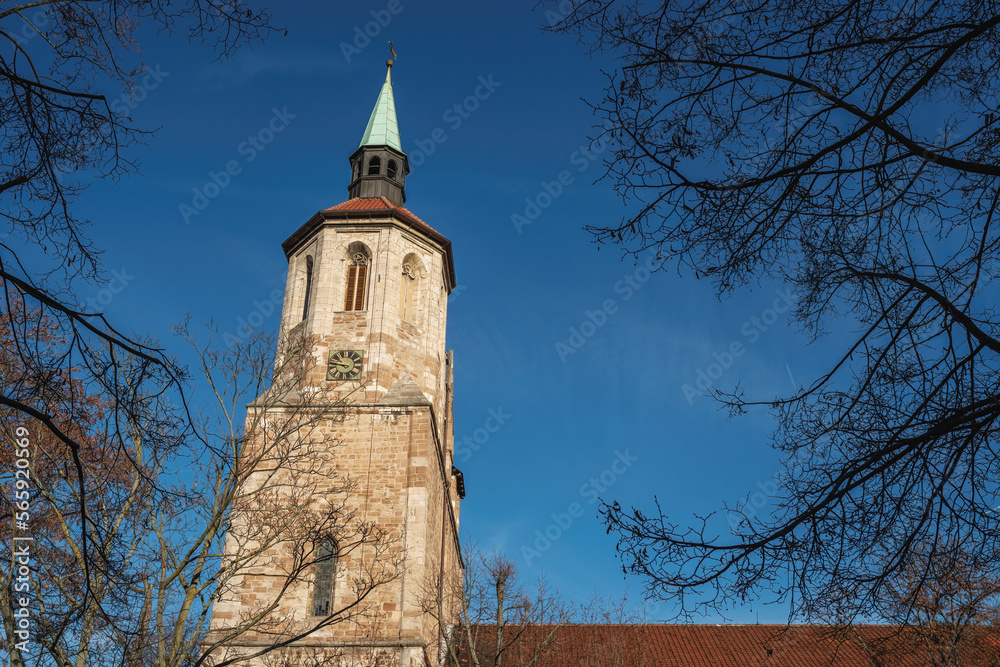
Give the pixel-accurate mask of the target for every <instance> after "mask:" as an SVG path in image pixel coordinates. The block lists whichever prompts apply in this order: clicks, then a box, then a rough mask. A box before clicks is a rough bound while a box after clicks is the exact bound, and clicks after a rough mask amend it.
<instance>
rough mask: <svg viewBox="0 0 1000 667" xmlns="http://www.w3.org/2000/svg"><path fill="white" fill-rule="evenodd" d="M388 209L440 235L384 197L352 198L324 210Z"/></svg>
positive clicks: (412, 214) (410, 212) (405, 209)
mask: <svg viewBox="0 0 1000 667" xmlns="http://www.w3.org/2000/svg"><path fill="white" fill-rule="evenodd" d="M389 209H396V210H397V211H402V212H403V213H405V214H406V215H408V216H410V217H411V218H413V219H414V220H416V221H417V222H419V223H420V224H421V225H423V226H424V227H426V228H427V229H429V230H431V231H432V232H435V233H437V234H440V232H438V231H437V230H436V229H434V228H433V227H431V226H430V225H428V224H427V223H426V222H424V221H423V220H421V219H420V218H419V217H417V216H416V215H415V214H414V213H413V212H412V211H410V210H409V209H407V208H404V207H402V206H397V205H396V204H393V203H392V202H391V201H389V200H388V199H386V198H385V197H354V198H353V199H348V200H347V201H345V202H341V203H340V204H337V205H336V206H331V207H330V208H328V209H326V210H327V211H385V210H389Z"/></svg>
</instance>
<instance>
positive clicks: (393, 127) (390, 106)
mask: <svg viewBox="0 0 1000 667" xmlns="http://www.w3.org/2000/svg"><path fill="white" fill-rule="evenodd" d="M391 74H392V69H391V68H390V69H389V71H387V72H386V73H385V83H383V84H382V90H381V91H379V94H378V100H376V101H375V108H374V109H372V115H371V117H369V118H368V127H366V128H365V133H364V136H362V137H361V146H389V147H390V148H395V149H396V150H397V151H399V152H400V153H402V152H403V146H402V142H401V141H400V139H399V123H398V122H397V121H396V102H395V100H394V99H393V97H392V80H391V77H390V75H391Z"/></svg>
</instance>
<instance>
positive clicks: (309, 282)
mask: <svg viewBox="0 0 1000 667" xmlns="http://www.w3.org/2000/svg"><path fill="white" fill-rule="evenodd" d="M312 287H313V258H312V255H309V256H308V257H306V296H305V298H304V299H303V300H302V319H306V316H307V315H309V299H310V298H311V297H312Z"/></svg>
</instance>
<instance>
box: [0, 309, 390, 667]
mask: <svg viewBox="0 0 1000 667" xmlns="http://www.w3.org/2000/svg"><path fill="white" fill-rule="evenodd" d="M7 331H9V328H7V327H0V334H3V333H4V332H7ZM178 333H179V335H180V336H181V338H182V339H183V340H185V341H186V342H187V343H188V344H190V345H191V346H192V348H193V349H194V350H195V352H196V353H197V355H198V358H199V359H200V360H201V365H200V369H199V370H200V375H201V376H202V377H203V378H204V380H203V386H204V389H205V394H207V396H206V400H204V401H203V404H204V406H205V407H204V410H203V411H202V412H201V414H200V415H199V416H198V418H197V419H196V420H195V421H194V423H193V426H192V425H190V424H188V423H187V422H186V421H184V420H180V421H179V425H178V426H177V427H176V428H175V429H174V430H173V431H172V435H173V437H174V438H176V440H177V442H174V443H172V444H171V446H170V447H158V446H156V445H155V443H149V442H146V441H144V440H143V439H142V438H141V437H140V435H141V434H143V433H146V432H147V431H148V429H144V428H142V425H136V427H135V428H134V429H132V431H131V433H132V440H131V441H130V444H129V446H128V447H127V448H124V449H123V448H118V447H107V446H106V441H107V439H108V438H112V437H114V434H113V424H114V418H113V414H114V412H113V410H107V409H106V404H105V403H104V402H103V400H102V398H101V397H100V396H99V395H98V396H96V397H95V396H93V395H89V394H88V393H87V392H86V388H85V387H83V386H82V385H80V383H78V382H71V381H66V382H55V381H54V380H53V379H52V378H51V377H49V378H47V379H46V380H45V382H44V383H43V387H40V388H39V389H44V390H46V391H49V392H50V393H51V392H52V389H53V388H54V387H62V388H63V393H64V394H65V396H64V398H65V401H66V404H67V406H69V405H73V406H76V407H77V408H78V409H77V410H76V411H75V412H73V411H70V410H69V409H68V408H67V411H66V412H60V413H59V414H60V420H61V421H60V422H59V425H60V426H61V428H62V429H63V430H64V431H65V432H67V433H70V434H72V435H73V437H74V438H75V440H76V441H77V442H78V443H81V450H80V456H79V458H80V460H81V461H82V465H83V466H84V469H85V474H84V476H83V478H84V479H85V480H87V484H88V487H87V488H86V490H85V491H86V496H87V501H86V503H81V501H80V497H81V496H82V495H84V491H83V490H81V488H80V487H79V479H80V478H79V477H78V475H77V474H76V471H75V470H74V469H73V467H72V465H71V463H70V458H69V457H68V456H67V455H66V452H65V451H64V450H65V448H66V445H65V443H64V442H63V441H62V440H61V439H59V438H58V437H56V436H55V435H54V434H53V433H52V432H51V431H49V430H47V429H46V425H45V424H43V423H41V422H37V421H27V422H24V421H21V422H17V421H13V420H5V425H6V424H10V425H11V426H10V427H8V430H15V429H16V428H17V427H14V426H13V424H18V425H19V426H20V428H19V429H17V432H12V433H8V434H6V435H7V436H8V437H10V439H11V440H12V441H14V442H17V441H19V440H21V441H23V443H24V444H25V445H26V448H27V449H28V450H29V451H30V455H28V456H26V457H25V458H26V459H27V461H28V465H27V466H22V465H21V463H20V462H19V461H18V458H17V457H18V456H20V455H19V454H18V455H17V456H15V453H16V452H17V451H18V450H17V449H16V448H14V447H9V448H7V449H5V450H4V452H3V453H2V454H0V457H2V458H0V464H2V465H0V471H2V474H0V481H2V482H3V486H2V491H3V492H4V495H3V496H0V499H2V506H3V510H4V511H5V514H9V515H12V514H13V512H12V510H13V509H15V508H16V506H17V505H18V502H19V501H18V498H19V496H17V495H16V493H17V492H16V489H21V488H26V489H28V491H29V498H30V500H29V502H28V507H29V508H30V511H29V512H27V516H28V518H27V519H26V522H27V523H28V526H29V527H30V532H27V533H25V534H28V535H30V537H31V540H32V541H31V552H30V553H31V555H30V559H29V560H30V563H29V568H28V571H29V574H28V576H27V577H23V576H21V575H20V574H19V572H20V566H19V561H18V560H17V553H18V552H17V550H15V549H11V550H10V551H9V552H8V555H7V556H5V561H6V563H5V567H4V568H3V570H2V571H0V620H2V622H3V625H4V629H5V633H4V635H5V637H6V641H4V643H3V649H4V651H5V652H7V653H8V655H9V656H10V659H11V664H12V665H15V667H16V666H19V665H39V666H43V665H53V666H57V667H87V666H89V665H105V664H118V665H125V666H126V667H139V666H140V665H141V666H143V667H146V666H150V665H153V666H157V667H186V666H193V665H200V664H212V665H216V666H219V667H221V666H222V665H229V664H239V663H243V662H246V661H248V660H251V659H256V660H257V661H258V662H259V663H261V664H274V665H280V664H284V663H285V662H288V661H289V660H290V659H291V658H292V655H291V654H290V653H289V652H286V651H284V649H285V647H287V646H289V645H293V644H294V643H295V642H297V641H299V640H301V639H303V638H305V637H308V636H310V635H312V634H314V633H316V632H317V631H320V630H322V629H323V628H327V627H330V626H333V625H337V624H340V623H344V622H352V623H359V624H364V623H366V622H369V621H370V620H371V619H373V618H374V617H375V616H376V615H377V614H376V610H374V609H373V605H372V604H370V601H369V596H370V595H371V594H372V592H373V591H375V590H376V589H377V588H378V587H379V586H381V585H383V584H385V583H387V582H389V581H392V580H393V579H395V577H396V576H397V573H398V571H399V568H400V563H401V555H400V553H399V550H398V548H397V546H396V542H395V540H394V539H393V538H392V536H391V535H390V534H389V533H388V532H387V531H386V530H384V529H383V528H381V527H379V526H376V525H375V524H374V523H373V522H370V521H365V520H363V519H361V518H360V517H359V515H358V513H357V510H356V508H357V506H358V503H357V498H356V497H354V496H355V493H354V492H355V490H356V481H355V480H353V479H351V478H348V477H347V476H345V475H343V474H341V473H340V471H339V470H338V466H337V464H336V455H337V449H338V441H337V439H336V437H335V435H332V433H335V429H336V425H337V424H339V423H340V421H341V420H342V419H343V416H344V414H345V412H346V411H347V410H348V409H349V406H347V405H346V404H345V403H344V402H343V401H342V400H334V399H333V398H331V397H330V396H328V395H326V393H325V392H323V391H309V392H302V391H300V389H301V388H302V387H303V385H304V379H305V377H306V374H308V373H309V372H310V371H311V366H312V364H313V363H315V362H314V360H313V359H312V357H311V355H309V350H310V349H311V347H310V344H311V342H312V341H306V340H303V339H301V337H300V338H299V339H297V340H294V341H291V342H289V343H288V344H286V345H284V346H283V355H282V357H281V361H280V362H279V364H277V365H275V364H274V363H273V362H272V358H273V349H274V346H273V341H272V340H270V339H269V338H268V337H267V336H265V335H262V334H256V335H254V336H251V337H250V338H248V339H247V340H246V341H243V342H241V343H240V344H238V345H233V344H232V343H230V344H229V345H227V346H226V347H225V348H223V349H221V350H215V349H214V348H213V347H212V341H204V340H199V338H198V336H197V335H196V334H195V333H193V332H191V331H190V330H189V329H188V328H187V327H186V326H183V327H180V328H179V330H178ZM208 333H211V330H209V332H208ZM39 338H44V336H42V335H41V334H40V335H39ZM213 338H214V336H213ZM9 349H10V348H9V347H8V346H0V350H3V351H6V350H9ZM53 350H55V351H57V350H58V346H57V345H54V346H53ZM54 353H56V352H54ZM2 355H3V352H0V356H2ZM6 360H7V361H9V357H8V358H7V359H6ZM40 363H41V362H40ZM56 368H58V364H56ZM131 368H132V367H131V366H130V365H128V364H123V365H121V369H122V371H123V372H127V371H129V370H130V369H131ZM0 372H6V373H8V375H10V374H16V373H20V367H19V366H18V365H17V364H16V363H15V364H13V365H12V366H7V365H4V364H3V363H0ZM25 384H30V382H29V381H28V380H27V379H26V380H25ZM71 395H72V396H71ZM70 396H71V397H70ZM56 398H57V397H55V396H51V397H50V399H49V400H51V401H55V400H56ZM199 398H201V397H200V396H199ZM247 404H249V408H248V407H245V406H246V405H247ZM81 406H86V408H87V411H86V412H82V411H80V410H79V408H80V407H81ZM145 413H146V414H148V415H150V417H149V418H157V419H161V420H165V419H168V418H169V416H170V415H171V414H172V413H173V411H172V410H171V407H170V405H169V404H168V403H166V402H165V400H164V399H163V397H160V396H157V397H153V399H152V401H151V403H150V404H149V405H148V406H147V408H146V410H145ZM6 417H7V418H9V417H11V415H10V414H9V413H8V414H7V415H6ZM25 425H26V427H25ZM5 427H6V426H5ZM157 430H158V431H160V432H162V431H163V429H157ZM22 434H24V435H26V436H27V437H25V438H23V439H22V438H20V437H16V436H20V435H22ZM154 454H157V455H164V456H165V458H158V457H157V456H154ZM18 470H22V471H23V472H26V473H27V474H26V475H21V476H19V475H18ZM21 478H24V479H25V480H27V481H26V483H24V484H20V483H19V482H18V480H20V479H21ZM81 504H82V505H83V506H84V507H85V508H86V515H82V514H81V513H80V510H79V508H80V507H81ZM85 521H86V522H87V523H88V524H89V528H88V530H87V533H86V534H87V535H89V536H91V546H90V550H89V551H85V550H84V549H83V548H82V545H81V542H80V535H81V534H82V532H83V531H82V529H81V524H82V523H83V522H85ZM0 534H2V535H3V537H4V538H5V541H7V542H8V543H10V541H11V537H12V536H13V534H14V522H13V521H9V522H6V523H5V524H4V525H3V526H2V527H0ZM331 539H332V540H334V541H335V542H336V544H337V547H338V548H337V553H336V557H337V559H338V561H340V562H344V563H348V562H349V563H350V564H351V565H350V573H349V577H348V579H347V581H348V582H349V585H348V586H346V590H344V591H341V593H340V594H339V595H338V596H337V598H336V603H335V604H331V605H330V606H328V607H326V608H324V609H323V611H322V613H318V614H317V613H311V610H310V609H309V608H308V607H307V605H306V604H303V602H302V600H303V599H304V598H305V599H308V597H309V595H308V593H309V591H310V590H311V584H312V582H313V579H314V576H315V572H316V570H317V567H319V566H321V564H322V563H324V562H325V561H326V560H327V559H328V558H329V554H328V553H326V552H324V551H323V550H322V548H319V546H318V545H321V544H323V543H324V540H331ZM361 551H364V552H365V556H364V557H363V558H360V557H357V555H356V554H358V553H359V552H361ZM255 578H256V579H255ZM25 579H26V585H22V582H23V581H24V580H25ZM253 579H255V580H256V582H257V585H254V586H248V585H246V583H247V581H248V580H253ZM262 580H263V581H265V582H266V585H263V586H262V585H261V584H260V582H261V581H262ZM24 599H26V600H27V604H26V603H25V602H24V601H22V600H24ZM22 609H25V610H27V611H28V612H30V615H29V616H28V621H29V622H28V623H27V627H29V628H30V635H29V636H25V637H20V636H19V635H18V634H17V632H16V629H17V627H18V621H19V618H20V616H19V610H22ZM223 610H228V611H229V613H223ZM213 613H214V614H215V619H214V621H213V622H211V627H210V619H211V617H210V615H211V614H213ZM20 639H27V640H28V641H25V642H24V643H23V644H22V645H21V646H18V642H19V640H20ZM234 646H236V647H237V649H235V650H234V649H233V648H232V647H234ZM240 647H242V648H240ZM246 647H250V648H246ZM293 653H294V652H293ZM340 658H341V656H340V655H339V654H338V653H337V652H336V651H328V652H325V653H324V652H322V651H312V652H310V653H309V655H307V656H301V659H297V660H295V662H294V664H306V665H311V666H312V667H322V666H327V665H337V664H340V662H339V661H340Z"/></svg>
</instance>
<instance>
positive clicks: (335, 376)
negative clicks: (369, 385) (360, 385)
mask: <svg viewBox="0 0 1000 667" xmlns="http://www.w3.org/2000/svg"><path fill="white" fill-rule="evenodd" d="M363 361H364V352H363V351H362V350H330V359H329V361H328V362H327V364H326V379H327V380H335V381H343V380H360V379H361V368H362V366H363V365H364V364H363Z"/></svg>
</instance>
